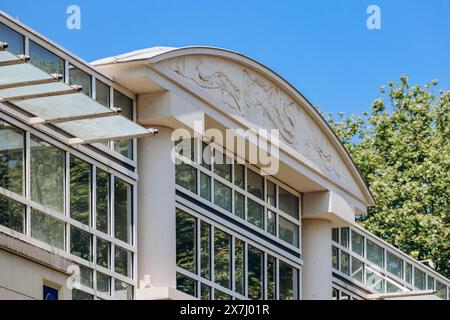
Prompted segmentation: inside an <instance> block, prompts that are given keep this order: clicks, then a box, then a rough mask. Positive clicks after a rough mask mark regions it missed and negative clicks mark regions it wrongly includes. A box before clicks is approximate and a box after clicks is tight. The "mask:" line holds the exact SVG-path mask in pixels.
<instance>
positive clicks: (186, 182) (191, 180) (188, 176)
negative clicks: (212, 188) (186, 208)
mask: <svg viewBox="0 0 450 320" xmlns="http://www.w3.org/2000/svg"><path fill="white" fill-rule="evenodd" d="M175 182H176V184H177V185H179V186H181V187H183V188H185V189H187V190H189V191H191V192H193V193H197V169H195V168H194V167H191V166H190V165H188V164H186V163H184V162H181V163H179V164H177V165H175Z"/></svg>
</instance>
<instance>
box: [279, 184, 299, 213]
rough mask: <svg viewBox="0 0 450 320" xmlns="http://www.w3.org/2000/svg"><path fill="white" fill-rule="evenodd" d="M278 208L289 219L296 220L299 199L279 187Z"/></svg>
mask: <svg viewBox="0 0 450 320" xmlns="http://www.w3.org/2000/svg"><path fill="white" fill-rule="evenodd" d="M278 190H279V196H278V197H279V201H280V203H279V206H280V210H281V211H283V212H285V213H287V214H288V215H290V216H291V217H293V218H295V219H298V214H299V203H298V202H299V199H298V197H296V196H294V195H293V194H292V193H290V192H289V191H287V190H285V189H283V188H281V187H279V188H278Z"/></svg>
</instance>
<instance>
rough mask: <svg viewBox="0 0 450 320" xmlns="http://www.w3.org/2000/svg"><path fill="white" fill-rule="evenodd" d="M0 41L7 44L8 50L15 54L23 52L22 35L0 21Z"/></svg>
mask: <svg viewBox="0 0 450 320" xmlns="http://www.w3.org/2000/svg"><path fill="white" fill-rule="evenodd" d="M0 41H1V42H6V43H7V44H8V51H9V52H11V53H14V54H17V55H19V54H24V53H25V49H24V47H25V44H24V43H25V42H24V36H22V35H21V34H19V33H18V32H16V31H14V30H13V29H11V28H10V27H8V26H6V25H4V24H3V23H0Z"/></svg>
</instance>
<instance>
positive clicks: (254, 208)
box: [247, 198, 264, 229]
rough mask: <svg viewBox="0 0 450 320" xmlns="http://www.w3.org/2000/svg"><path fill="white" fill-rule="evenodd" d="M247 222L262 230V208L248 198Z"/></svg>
mask: <svg viewBox="0 0 450 320" xmlns="http://www.w3.org/2000/svg"><path fill="white" fill-rule="evenodd" d="M247 220H248V222H250V223H251V224H254V225H255V226H257V227H258V228H261V229H263V228H264V207H263V206H262V205H260V204H259V203H257V202H256V201H253V200H251V199H249V198H248V199H247Z"/></svg>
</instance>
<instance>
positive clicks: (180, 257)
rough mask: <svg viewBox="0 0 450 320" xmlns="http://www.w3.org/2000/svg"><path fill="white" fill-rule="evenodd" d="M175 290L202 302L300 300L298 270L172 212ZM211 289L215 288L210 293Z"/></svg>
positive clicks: (215, 228) (179, 212) (178, 213)
mask: <svg viewBox="0 0 450 320" xmlns="http://www.w3.org/2000/svg"><path fill="white" fill-rule="evenodd" d="M176 257H177V259H176V260H177V266H178V267H179V268H181V270H182V271H180V272H179V273H178V275H177V288H178V289H179V290H181V291H183V292H185V293H188V294H190V295H193V296H196V297H199V298H203V299H217V300H219V299H231V298H236V299H246V298H248V299H281V300H297V299H299V270H298V269H296V268H294V267H292V266H290V265H289V264H288V263H286V262H284V261H282V260H280V259H278V258H275V257H273V256H271V255H270V254H267V253H265V252H264V251H262V250H260V249H258V248H256V247H254V246H252V245H250V244H248V243H246V242H245V241H243V240H241V239H239V238H238V237H235V236H232V235H230V234H228V233H227V232H225V231H223V230H221V229H220V228H218V227H215V226H213V225H211V224H209V223H206V222H205V221H203V220H201V219H199V218H196V217H194V216H192V215H190V214H188V213H186V212H184V211H182V210H180V209H177V211H176ZM212 289H214V290H212Z"/></svg>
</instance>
